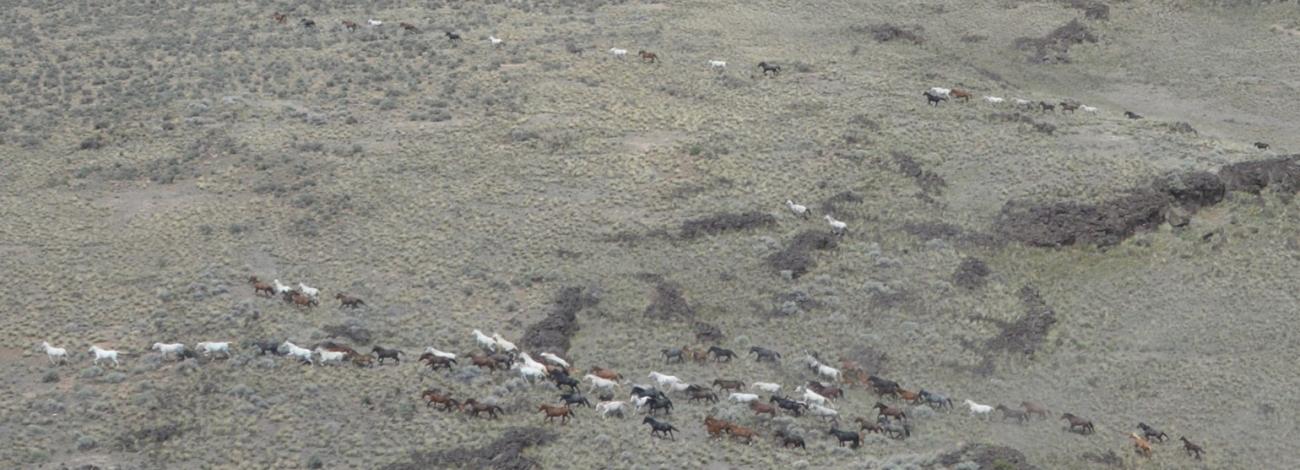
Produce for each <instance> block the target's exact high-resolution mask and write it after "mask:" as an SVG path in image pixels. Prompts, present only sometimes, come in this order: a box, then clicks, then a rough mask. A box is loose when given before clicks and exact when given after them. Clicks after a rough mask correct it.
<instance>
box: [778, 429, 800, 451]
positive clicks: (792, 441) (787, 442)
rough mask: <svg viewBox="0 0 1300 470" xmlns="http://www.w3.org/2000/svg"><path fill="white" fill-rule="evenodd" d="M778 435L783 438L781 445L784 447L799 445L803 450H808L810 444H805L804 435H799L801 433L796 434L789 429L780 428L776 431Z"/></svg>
mask: <svg viewBox="0 0 1300 470" xmlns="http://www.w3.org/2000/svg"><path fill="white" fill-rule="evenodd" d="M776 437H778V438H780V439H781V447H782V448H786V447H798V448H801V449H803V450H808V446H806V445H804V442H803V437H802V436H799V435H796V434H791V433H790V432H788V431H786V430H784V429H778V430H777V431H776Z"/></svg>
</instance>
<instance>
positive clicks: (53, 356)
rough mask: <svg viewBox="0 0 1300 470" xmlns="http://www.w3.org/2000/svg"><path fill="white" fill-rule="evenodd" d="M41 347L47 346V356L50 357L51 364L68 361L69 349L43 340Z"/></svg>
mask: <svg viewBox="0 0 1300 470" xmlns="http://www.w3.org/2000/svg"><path fill="white" fill-rule="evenodd" d="M41 347H42V348H45V357H46V358H49V360H50V364H54V365H58V364H63V363H67V362H68V350H67V349H63V348H56V347H54V346H50V342H49V341H41Z"/></svg>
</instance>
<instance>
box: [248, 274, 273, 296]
mask: <svg viewBox="0 0 1300 470" xmlns="http://www.w3.org/2000/svg"><path fill="white" fill-rule="evenodd" d="M248 283H249V284H252V285H253V295H261V294H263V293H265V294H266V296H267V297H270V296H273V295H275V286H272V285H270V284H267V283H265V282H262V281H261V280H260V279H258V278H257V276H248Z"/></svg>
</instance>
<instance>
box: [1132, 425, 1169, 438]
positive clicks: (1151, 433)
mask: <svg viewBox="0 0 1300 470" xmlns="http://www.w3.org/2000/svg"><path fill="white" fill-rule="evenodd" d="M1138 429H1141V430H1142V437H1145V438H1147V440H1159V441H1160V442H1164V441H1165V439H1168V438H1169V435H1168V434H1165V433H1164V432H1163V431H1161V430H1159V429H1156V428H1153V427H1151V426H1148V425H1147V423H1138Z"/></svg>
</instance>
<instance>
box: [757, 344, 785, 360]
mask: <svg viewBox="0 0 1300 470" xmlns="http://www.w3.org/2000/svg"><path fill="white" fill-rule="evenodd" d="M749 353H750V354H753V355H754V356H755V358H754V361H755V362H763V361H771V362H776V361H778V360H780V359H781V353H779V352H776V351H773V350H771V349H767V348H764V347H762V346H754V347H752V348H749Z"/></svg>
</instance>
